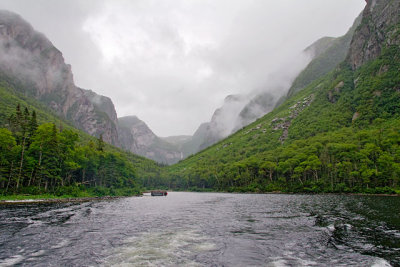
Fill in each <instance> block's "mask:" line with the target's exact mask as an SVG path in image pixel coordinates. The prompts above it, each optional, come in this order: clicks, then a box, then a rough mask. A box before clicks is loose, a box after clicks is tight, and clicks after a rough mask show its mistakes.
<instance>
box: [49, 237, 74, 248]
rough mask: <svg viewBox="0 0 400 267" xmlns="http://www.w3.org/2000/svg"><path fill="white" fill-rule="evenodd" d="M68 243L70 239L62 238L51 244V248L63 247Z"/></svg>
mask: <svg viewBox="0 0 400 267" xmlns="http://www.w3.org/2000/svg"><path fill="white" fill-rule="evenodd" d="M69 243H70V240H68V239H63V240H61V242H59V243H58V244H55V245H54V246H51V248H52V249H57V248H63V247H66V246H67V245H69Z"/></svg>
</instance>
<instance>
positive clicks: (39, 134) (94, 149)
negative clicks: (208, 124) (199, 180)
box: [0, 104, 157, 196]
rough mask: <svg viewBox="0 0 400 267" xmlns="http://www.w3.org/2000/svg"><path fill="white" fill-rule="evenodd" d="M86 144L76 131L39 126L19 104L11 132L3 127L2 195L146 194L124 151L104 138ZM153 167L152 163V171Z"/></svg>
mask: <svg viewBox="0 0 400 267" xmlns="http://www.w3.org/2000/svg"><path fill="white" fill-rule="evenodd" d="M81 141H82V140H80V138H79V135H78V132H77V131H76V130H73V129H63V127H62V125H60V126H56V125H55V124H54V123H44V124H41V125H38V123H37V118H36V112H35V111H32V112H30V111H29V110H28V108H27V107H25V108H23V107H21V106H20V105H19V104H18V105H17V107H16V110H15V113H14V114H12V115H11V116H10V117H9V119H8V124H7V128H0V190H1V192H2V193H3V194H15V193H18V194H33V195H34V194H45V193H48V194H53V195H60V196H61V195H69V196H89V195H96V196H98V195H100V196H101V195H133V194H138V193H139V192H140V187H141V186H142V183H141V181H140V179H139V178H138V176H137V172H136V171H135V167H134V163H133V162H132V161H131V160H129V159H128V157H127V156H126V155H125V153H124V152H121V151H115V149H112V148H109V147H110V146H109V145H106V144H105V143H104V142H103V140H102V137H101V136H100V137H99V138H98V139H97V140H96V139H93V140H89V141H88V142H84V143H82V142H81ZM139 163H142V164H143V161H142V162H136V165H138V164H139ZM152 168H154V166H153V164H150V166H149V167H148V169H152ZM156 169H157V168H156ZM141 175H145V174H143V173H141Z"/></svg>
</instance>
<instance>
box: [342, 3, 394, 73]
mask: <svg viewBox="0 0 400 267" xmlns="http://www.w3.org/2000/svg"><path fill="white" fill-rule="evenodd" d="M399 10H400V2H399V1H397V0H392V1H389V0H367V6H366V7H365V9H364V11H363V18H362V21H361V25H360V26H359V27H358V28H357V30H356V32H355V34H354V38H353V40H352V42H351V45H350V50H349V55H348V60H349V62H350V64H351V66H352V68H353V70H356V69H358V68H359V67H360V66H362V65H363V64H364V63H365V62H367V61H370V60H373V59H376V58H377V57H378V56H379V55H380V54H381V51H382V49H384V48H385V47H387V46H390V45H400V39H399V35H400V33H399V30H398V27H395V26H396V25H398V24H399V23H400V12H399Z"/></svg>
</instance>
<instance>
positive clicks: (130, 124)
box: [118, 116, 183, 164]
mask: <svg viewBox="0 0 400 267" xmlns="http://www.w3.org/2000/svg"><path fill="white" fill-rule="evenodd" d="M118 130H119V141H120V145H121V147H122V148H123V149H125V150H128V151H131V152H133V153H135V154H138V155H142V156H144V157H146V158H149V159H153V160H155V161H157V162H160V163H165V164H173V163H176V162H178V161H179V160H181V159H182V158H183V155H182V153H181V151H180V150H179V149H178V148H177V146H176V145H174V144H171V143H168V142H166V141H164V140H162V139H161V138H159V137H158V136H156V135H155V134H154V133H153V132H152V131H151V130H150V128H149V127H148V126H147V125H146V123H144V122H143V121H141V120H140V119H139V118H138V117H136V116H127V117H122V118H119V119H118Z"/></svg>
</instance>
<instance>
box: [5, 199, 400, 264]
mask: <svg viewBox="0 0 400 267" xmlns="http://www.w3.org/2000/svg"><path fill="white" fill-rule="evenodd" d="M13 265H17V266H99V265H100V266H348V265H352V266H400V198H399V197H377V196H339V195H274V194H269V195H251V194H220V193H174V192H172V193H170V194H169V195H168V196H167V197H132V198H123V199H116V200H109V201H98V202H87V203H75V204H71V203H69V204H67V203H61V204H24V205H9V206H4V205H2V206H0V266H13Z"/></svg>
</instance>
